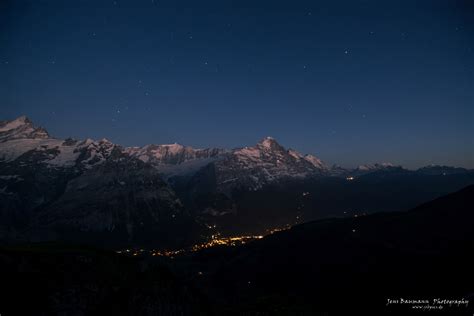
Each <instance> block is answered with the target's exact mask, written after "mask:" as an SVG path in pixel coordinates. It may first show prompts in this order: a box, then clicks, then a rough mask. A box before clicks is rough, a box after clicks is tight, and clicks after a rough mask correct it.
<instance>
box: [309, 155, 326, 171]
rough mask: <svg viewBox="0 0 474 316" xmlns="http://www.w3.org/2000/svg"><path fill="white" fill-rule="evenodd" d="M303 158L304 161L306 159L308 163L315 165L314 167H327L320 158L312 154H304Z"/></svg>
mask: <svg viewBox="0 0 474 316" xmlns="http://www.w3.org/2000/svg"><path fill="white" fill-rule="evenodd" d="M304 159H305V160H306V161H308V162H309V163H311V164H312V165H313V166H315V167H316V168H320V169H328V167H327V166H326V164H325V163H324V162H323V161H322V160H321V159H319V158H318V157H316V156H313V155H306V156H304Z"/></svg>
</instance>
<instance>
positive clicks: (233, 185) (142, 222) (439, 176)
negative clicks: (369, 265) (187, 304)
mask: <svg viewBox="0 0 474 316" xmlns="http://www.w3.org/2000/svg"><path fill="white" fill-rule="evenodd" d="M473 178H474V174H473V172H472V171H469V170H466V169H462V168H450V167H440V166H429V167H426V168H422V169H419V170H417V171H410V170H407V169H404V168H402V167H400V166H394V165H392V164H374V165H365V166H360V167H358V168H356V169H346V168H343V167H340V166H337V165H334V166H332V167H329V166H328V165H326V164H325V163H324V162H322V161H321V160H320V159H319V158H317V157H315V156H312V155H304V154H301V153H299V152H297V151H295V150H293V149H286V148H284V147H283V146H281V145H280V144H279V143H278V142H277V141H276V140H275V139H273V138H271V137H266V138H264V139H262V140H261V141H260V142H258V143H257V144H256V145H254V146H250V147H243V148H235V149H219V148H207V149H194V148H192V147H187V146H182V145H179V144H171V145H147V146H144V147H129V148H123V147H121V146H119V145H116V144H114V143H112V142H110V141H108V140H107V139H102V140H99V141H95V140H92V139H86V140H75V139H66V140H63V139H57V138H54V137H51V136H50V135H49V134H48V132H47V131H46V130H45V129H43V128H41V127H36V126H35V125H34V124H33V123H32V122H31V121H30V120H29V119H28V118H26V117H19V118H17V119H15V120H12V121H2V122H0V238H4V239H33V240H48V239H62V240H66V239H71V240H85V239H90V240H96V241H100V242H101V243H104V244H113V243H114V241H116V242H117V243H119V244H122V245H125V244H133V243H140V244H146V243H153V242H156V241H158V240H159V241H160V242H161V241H163V242H164V241H166V243H168V244H170V243H174V242H176V243H181V242H185V241H186V240H188V239H192V238H194V237H195V236H197V235H205V234H206V233H208V232H204V233H203V232H202V231H201V230H200V228H201V227H202V226H213V227H215V226H217V227H219V228H220V229H222V231H226V230H230V231H232V232H235V233H240V232H242V231H244V228H245V230H247V229H248V228H249V227H253V228H255V230H256V231H261V230H262V229H266V228H271V227H275V226H281V225H288V224H295V223H298V222H301V221H304V220H308V219H315V218H320V217H323V216H328V215H333V216H334V215H336V216H338V215H340V214H341V213H343V212H344V214H345V212H346V211H347V210H348V209H354V208H358V209H359V208H360V209H364V210H366V211H369V212H370V211H380V209H379V208H380V205H385V206H386V205H390V206H391V207H392V208H389V209H390V210H393V208H395V207H398V206H400V207H407V206H410V205H413V203H420V202H422V201H423V199H425V198H426V199H429V198H434V197H436V196H437V195H439V194H445V193H448V192H450V190H456V189H459V188H460V187H462V186H465V185H467V184H470V183H472V182H473ZM411 184H413V185H411ZM427 186H428V188H426V187H427ZM407 190H408V191H407ZM393 192H395V193H393ZM372 208H374V209H372ZM383 210H385V209H382V211H383ZM198 222H199V223H201V224H198ZM202 224H205V225H202Z"/></svg>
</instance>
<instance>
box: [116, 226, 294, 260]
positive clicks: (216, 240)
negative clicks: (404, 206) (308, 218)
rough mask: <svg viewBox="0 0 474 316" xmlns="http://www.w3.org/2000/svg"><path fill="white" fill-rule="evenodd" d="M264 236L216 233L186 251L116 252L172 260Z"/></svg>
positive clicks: (270, 232)
mask: <svg viewBox="0 0 474 316" xmlns="http://www.w3.org/2000/svg"><path fill="white" fill-rule="evenodd" d="M289 228H291V225H286V226H284V227H279V228H273V229H270V230H267V234H268V235H269V234H273V233H276V232H279V231H282V230H287V229H289ZM263 237H264V235H244V236H234V237H221V236H220V233H216V234H215V235H212V236H211V239H209V240H208V241H206V242H204V243H200V244H196V245H193V246H192V247H190V248H188V249H177V250H157V249H152V250H145V249H125V250H118V251H117V253H118V254H125V255H129V256H139V255H144V254H151V255H152V256H159V257H168V258H171V259H173V258H174V257H175V256H178V255H182V254H185V253H187V252H195V251H200V250H203V249H208V248H212V247H216V246H228V247H233V246H238V245H243V244H246V243H248V242H251V241H253V240H256V239H262V238H263Z"/></svg>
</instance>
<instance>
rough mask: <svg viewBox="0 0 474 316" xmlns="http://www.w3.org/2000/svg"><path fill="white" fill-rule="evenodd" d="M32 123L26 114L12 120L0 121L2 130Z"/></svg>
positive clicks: (5, 130) (0, 129) (0, 130)
mask: <svg viewBox="0 0 474 316" xmlns="http://www.w3.org/2000/svg"><path fill="white" fill-rule="evenodd" d="M27 124H28V125H31V121H30V119H29V118H27V117H26V116H24V115H23V116H20V117H18V118H16V119H14V120H12V121H4V122H0V132H7V131H10V130H13V129H17V128H19V127H21V126H24V125H27Z"/></svg>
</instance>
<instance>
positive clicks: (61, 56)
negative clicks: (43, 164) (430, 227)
mask: <svg viewBox="0 0 474 316" xmlns="http://www.w3.org/2000/svg"><path fill="white" fill-rule="evenodd" d="M23 114H24V115H27V116H28V117H30V118H31V119H32V120H33V121H34V122H35V123H37V124H38V125H41V126H44V127H45V128H47V130H48V131H49V132H50V134H52V135H53V136H57V137H62V138H66V137H69V136H71V137H74V138H78V139H83V138H86V137H90V138H94V139H100V138H102V137H106V138H108V139H110V140H111V141H113V142H115V143H118V144H121V145H124V146H141V145H145V144H148V143H157V144H162V143H174V142H178V143H182V144H185V145H190V146H194V147H226V148H229V147H240V146H248V145H252V144H255V143H256V142H257V141H258V140H259V139H261V138H263V137H265V136H273V137H274V138H276V139H277V140H278V141H279V142H280V143H281V144H282V145H284V146H286V147H291V148H294V149H296V150H299V151H301V152H303V153H312V154H315V155H317V156H318V157H320V158H322V159H323V160H325V161H326V162H328V163H330V164H332V163H338V164H340V165H343V166H356V165H359V164H363V163H374V162H392V163H396V164H402V165H404V166H406V167H408V168H416V167H419V166H423V165H428V164H446V165H454V166H464V167H469V168H474V137H473V135H474V1H469V0H461V1H458V0H445V1H439V0H426V1H423V0H419V1H415V0H410V1H406V0H397V1H380V0H377V1H337V0H336V1H314V0H312V1H299V0H293V1H279V0H271V1H266V0H259V1H255V0H241V1H226V0H201V1H195V0H177V1H171V0H116V1H114V0H111V1H109V0H107V1H105V0H104V1H102V0H82V1H81V0H77V1H64V0H57V1H56V0H40V1H38V0H31V1H27V0H15V1H13V0H12V1H9V0H3V1H0V120H2V119H13V118H15V117H17V116H20V115H23Z"/></svg>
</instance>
